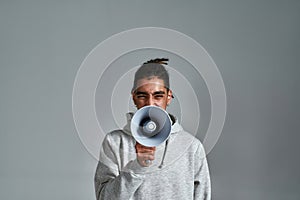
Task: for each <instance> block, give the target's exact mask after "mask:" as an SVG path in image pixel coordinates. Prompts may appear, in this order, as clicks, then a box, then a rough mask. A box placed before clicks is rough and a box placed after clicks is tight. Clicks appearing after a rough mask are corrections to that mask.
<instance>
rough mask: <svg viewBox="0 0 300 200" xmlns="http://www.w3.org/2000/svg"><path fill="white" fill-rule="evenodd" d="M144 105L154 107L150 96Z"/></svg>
mask: <svg viewBox="0 0 300 200" xmlns="http://www.w3.org/2000/svg"><path fill="white" fill-rule="evenodd" d="M146 105H147V106H154V105H155V101H154V99H153V97H152V96H150V97H149V98H148V99H147V102H146Z"/></svg>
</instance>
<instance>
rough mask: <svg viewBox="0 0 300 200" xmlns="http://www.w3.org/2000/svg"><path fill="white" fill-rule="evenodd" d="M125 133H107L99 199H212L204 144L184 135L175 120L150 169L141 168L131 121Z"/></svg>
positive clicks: (97, 188)
mask: <svg viewBox="0 0 300 200" xmlns="http://www.w3.org/2000/svg"><path fill="white" fill-rule="evenodd" d="M131 117H132V114H127V120H128V123H127V125H126V126H125V127H124V129H123V130H115V131H112V132H110V133H108V134H107V135H106V137H105V139H104V141H103V144H102V146H101V151H100V159H99V162H98V166H97V169H96V174H95V191H96V197H97V200H100V199H105V200H107V199H113V200H116V199H122V200H127V199H149V200H150V199H151V200H156V199H162V200H168V199H170V200H176V199H184V200H190V199H201V200H202V199H205V200H209V199H211V187H210V176H209V170H208V165H207V161H206V157H205V152H204V148H203V146H202V144H201V142H200V141H199V140H198V139H196V138H195V137H194V136H192V135H191V134H189V133H187V132H185V131H184V130H183V128H182V127H181V125H180V124H179V123H178V122H177V120H175V118H174V117H173V116H171V119H172V120H173V125H172V130H171V134H170V137H169V139H168V140H167V142H165V143H163V144H161V145H159V146H157V147H156V151H155V160H154V161H153V163H152V164H151V166H149V167H142V166H140V165H139V164H138V162H137V159H136V151H135V140H134V138H133V137H132V136H131V132H130V121H131Z"/></svg>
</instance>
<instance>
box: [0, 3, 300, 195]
mask: <svg viewBox="0 0 300 200" xmlns="http://www.w3.org/2000/svg"><path fill="white" fill-rule="evenodd" d="M299 9H300V2H299V1H297V0H287V1H275V0H264V1H261V0H227V1H225V0H206V1H200V0H198V1H196V0H194V1H192V0H190V1H179V0H177V1H175V0H168V1H155V0H152V1H144V0H135V1H116V0H110V1H108V0H107V1H96V0H94V1H29V0H27V1H21V0H19V1H17V0H15V1H8V0H6V1H5V0H2V1H1V2H0V28H1V32H0V33H1V35H0V36H1V37H0V52H1V53H0V95H1V104H0V122H1V126H0V134H1V139H0V162H1V164H0V199H46V200H47V199H49V200H50V199H73V200H75V199H95V197H94V189H93V176H94V170H95V167H96V160H95V159H93V158H92V156H90V155H89V154H88V152H87V151H86V150H85V148H84V146H83V145H82V144H81V142H80V140H79V137H78V135H77V133H76V130H75V126H74V123H73V118H72V106H71V101H72V88H73V82H74V78H75V76H76V72H77V70H78V68H79V66H80V64H81V62H82V61H83V59H84V58H85V57H86V55H87V54H88V53H89V52H90V51H91V50H92V48H94V47H95V46H96V45H97V44H98V43H99V42H101V41H103V40H104V39H106V38H108V37H109V36H111V35H112V34H115V33H118V32H121V31H124V30H127V29H130V28H136V27H144V26H158V27H165V28H171V29H175V30H178V31H180V32H183V33H185V34H187V35H189V36H191V37H192V38H194V39H195V40H197V41H198V42H199V43H200V44H202V45H203V46H204V48H205V49H206V50H207V51H208V53H209V54H210V55H211V56H212V58H213V59H214V61H215V62H216V64H217V65H218V67H219V70H220V72H221V74H222V76H223V80H224V83H225V87H226V91H227V97H228V112H227V118H226V122H225V126H224V130H223V132H222V135H221V137H220V139H219V141H218V143H217V145H216V146H215V148H214V149H213V150H212V151H211V152H210V154H209V155H208V160H209V164H210V170H211V176H212V191H213V199H222V200H224V199H226V200H227V199H228V200H232V199H243V200H247V199H272V200H274V199H278V200H279V199H299V198H300V174H299V171H298V170H299V168H300V158H299V155H298V153H299V152H300V147H299V145H298V140H299V139H300V136H299V131H298V125H299V107H298V104H299V100H300V95H299V91H300V90H299V89H300V88H299V82H300V80H299V77H298V76H299V72H300V70H299V64H298V59H299V56H300V55H299V52H300V51H299V50H300V49H299V48H300V44H299V43H300V40H299V35H300V26H299V19H300V12H299V11H300V10H299Z"/></svg>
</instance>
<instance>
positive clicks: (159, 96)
mask: <svg viewBox="0 0 300 200" xmlns="http://www.w3.org/2000/svg"><path fill="white" fill-rule="evenodd" d="M163 97H164V95H163V94H157V95H154V98H155V99H161V98H163Z"/></svg>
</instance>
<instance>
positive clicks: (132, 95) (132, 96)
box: [131, 91, 136, 105]
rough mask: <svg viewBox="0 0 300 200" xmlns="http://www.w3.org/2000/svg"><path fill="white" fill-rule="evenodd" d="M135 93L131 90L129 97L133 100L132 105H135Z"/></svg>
mask: <svg viewBox="0 0 300 200" xmlns="http://www.w3.org/2000/svg"><path fill="white" fill-rule="evenodd" d="M134 97H135V95H134V92H133V91H132V92H131V98H132V101H133V103H134V105H136V102H135V98H134Z"/></svg>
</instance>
